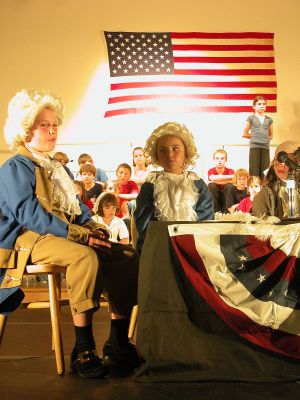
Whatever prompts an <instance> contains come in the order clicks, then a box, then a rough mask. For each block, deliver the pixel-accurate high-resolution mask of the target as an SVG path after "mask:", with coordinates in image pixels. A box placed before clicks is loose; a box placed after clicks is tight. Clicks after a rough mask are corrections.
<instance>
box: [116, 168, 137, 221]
mask: <svg viewBox="0 0 300 400" xmlns="http://www.w3.org/2000/svg"><path fill="white" fill-rule="evenodd" d="M116 175H117V182H116V183H117V186H116V188H115V195H116V196H117V198H118V199H119V211H118V213H117V216H118V217H120V218H123V217H124V214H123V211H122V210H123V204H124V203H126V205H127V206H128V209H129V214H130V215H131V214H132V213H133V211H134V209H135V201H134V202H131V200H135V199H136V198H137V195H138V194H139V187H138V185H137V184H136V183H135V182H134V181H132V180H130V176H131V167H130V165H128V164H126V163H122V164H120V165H119V166H118V168H117V171H116Z"/></svg>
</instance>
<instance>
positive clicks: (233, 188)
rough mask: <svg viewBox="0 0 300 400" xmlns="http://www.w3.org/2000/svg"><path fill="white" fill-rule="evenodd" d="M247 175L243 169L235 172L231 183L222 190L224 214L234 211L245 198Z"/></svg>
mask: <svg viewBox="0 0 300 400" xmlns="http://www.w3.org/2000/svg"><path fill="white" fill-rule="evenodd" d="M248 179H249V173H248V171H247V170H246V169H244V168H239V169H237V170H236V171H235V173H234V176H233V179H232V182H233V183H229V184H228V185H226V187H225V188H224V199H225V210H226V211H225V212H230V213H233V212H234V211H236V209H237V207H238V205H239V203H240V201H241V200H242V199H244V198H245V197H247V195H248V193H247V185H248Z"/></svg>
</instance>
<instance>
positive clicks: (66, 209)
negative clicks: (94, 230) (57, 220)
mask: <svg viewBox="0 0 300 400" xmlns="http://www.w3.org/2000/svg"><path fill="white" fill-rule="evenodd" d="M31 153H32V155H33V156H34V158H35V159H36V161H37V163H38V164H39V165H40V166H41V167H44V168H47V169H48V170H49V171H51V175H50V177H51V179H52V180H53V199H54V204H55V205H56V206H58V208H59V210H60V211H62V212H63V213H66V214H68V215H70V216H74V215H81V214H82V213H81V209H80V206H79V201H78V199H77V197H76V196H77V194H78V190H77V188H76V186H75V184H74V182H73V181H72V179H71V178H70V177H69V175H68V174H67V172H66V170H65V169H64V167H63V166H62V165H61V163H60V162H58V161H55V160H52V159H51V158H50V157H48V156H47V157H43V156H41V155H40V154H38V153H36V152H33V151H31Z"/></svg>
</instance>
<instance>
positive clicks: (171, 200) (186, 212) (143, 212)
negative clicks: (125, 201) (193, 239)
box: [134, 122, 214, 252]
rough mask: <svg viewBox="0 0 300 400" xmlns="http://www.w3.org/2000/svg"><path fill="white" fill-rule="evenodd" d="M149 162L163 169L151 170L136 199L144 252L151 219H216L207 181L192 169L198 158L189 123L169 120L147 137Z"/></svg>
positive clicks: (138, 227)
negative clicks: (184, 123) (188, 126)
mask: <svg viewBox="0 0 300 400" xmlns="http://www.w3.org/2000/svg"><path fill="white" fill-rule="evenodd" d="M145 154H146V157H147V163H148V164H152V165H153V166H154V167H155V168H157V167H158V166H160V167H162V168H163V171H154V172H150V173H149V175H148V176H147V178H146V181H145V183H144V184H143V185H142V187H141V191H140V193H139V195H138V197H137V200H136V203H137V204H136V210H135V212H134V220H135V225H136V229H137V234H138V237H137V250H138V251H139V252H140V251H141V249H142V245H143V242H144V239H145V235H146V230H147V226H148V224H149V222H150V221H203V220H208V219H213V218H214V213H213V204H212V197H211V194H210V191H209V190H208V188H207V185H206V183H205V182H204V181H203V180H202V179H201V178H199V177H198V176H197V175H196V174H195V173H194V172H192V171H188V170H187V168H188V167H189V166H194V165H195V159H196V158H197V157H198V153H197V149H196V146H195V143H194V137H193V135H192V133H191V132H190V131H189V130H188V129H187V127H186V126H185V125H180V124H178V123H177V122H167V123H165V124H164V125H162V126H159V127H158V128H157V129H155V130H154V131H153V132H152V134H151V136H150V137H149V138H148V139H147V142H146V147H145Z"/></svg>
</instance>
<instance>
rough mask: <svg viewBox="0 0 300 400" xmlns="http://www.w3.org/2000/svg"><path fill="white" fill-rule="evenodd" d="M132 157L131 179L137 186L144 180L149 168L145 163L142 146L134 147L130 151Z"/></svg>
mask: <svg viewBox="0 0 300 400" xmlns="http://www.w3.org/2000/svg"><path fill="white" fill-rule="evenodd" d="M132 157H133V168H132V174H131V180H133V181H134V182H135V183H136V184H137V185H138V187H139V188H140V187H141V185H142V184H143V183H144V182H145V179H146V177H147V175H148V174H149V172H150V170H151V168H150V167H149V166H148V165H147V163H146V159H145V154H144V149H143V148H142V147H135V148H134V149H133V152H132Z"/></svg>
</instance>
